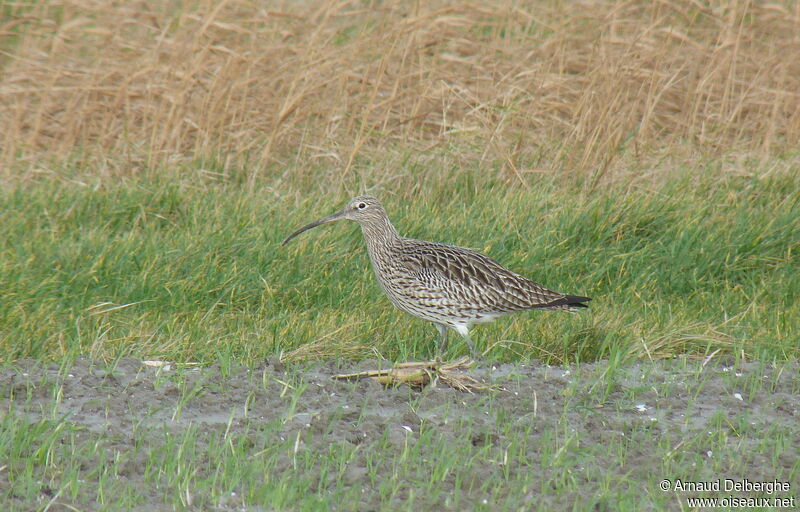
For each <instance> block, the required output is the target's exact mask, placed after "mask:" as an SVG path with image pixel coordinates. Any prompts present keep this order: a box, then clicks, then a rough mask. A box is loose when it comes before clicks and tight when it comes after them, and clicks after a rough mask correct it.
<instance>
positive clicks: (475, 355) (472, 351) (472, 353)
mask: <svg viewBox="0 0 800 512" xmlns="http://www.w3.org/2000/svg"><path fill="white" fill-rule="evenodd" d="M464 341H466V342H467V346H468V347H469V354H470V356H472V359H480V354H478V353H477V352H475V344H474V343H472V340H471V339H470V337H469V333H466V334H464Z"/></svg>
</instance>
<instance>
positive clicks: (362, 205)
mask: <svg viewBox="0 0 800 512" xmlns="http://www.w3.org/2000/svg"><path fill="white" fill-rule="evenodd" d="M366 207H367V203H358V209H359V210H363V209H364V208H366Z"/></svg>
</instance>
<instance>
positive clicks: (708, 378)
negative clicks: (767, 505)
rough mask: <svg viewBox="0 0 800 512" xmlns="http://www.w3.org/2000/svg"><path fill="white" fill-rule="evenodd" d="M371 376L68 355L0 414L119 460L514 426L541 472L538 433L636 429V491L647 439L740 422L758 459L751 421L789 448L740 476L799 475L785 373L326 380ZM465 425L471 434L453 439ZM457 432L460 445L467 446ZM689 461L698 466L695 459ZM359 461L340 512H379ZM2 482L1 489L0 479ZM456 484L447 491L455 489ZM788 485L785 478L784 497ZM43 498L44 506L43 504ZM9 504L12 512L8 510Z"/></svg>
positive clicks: (536, 368)
mask: <svg viewBox="0 0 800 512" xmlns="http://www.w3.org/2000/svg"><path fill="white" fill-rule="evenodd" d="M384 364H385V363H384ZM378 367H380V363H379V362H377V361H364V362H361V363H358V364H350V365H337V364H333V363H328V364H321V365H320V364H317V365H311V364H308V365H297V366H291V367H287V366H285V365H284V364H282V363H280V362H279V361H277V360H271V361H268V362H266V363H265V364H263V365H260V366H259V367H256V368H252V369H248V368H245V367H237V368H223V367H221V366H220V365H215V366H211V367H205V368H200V367H194V368H175V367H174V366H173V367H169V366H165V367H160V368H155V367H151V366H147V365H144V364H143V363H142V362H141V361H139V360H135V359H131V358H125V359H121V360H119V361H117V362H116V363H115V364H113V365H105V364H98V363H93V362H91V361H89V360H85V359H79V360H76V361H74V362H73V363H72V364H71V365H70V366H63V367H62V366H59V365H56V364H50V365H43V364H42V363H39V362H36V361H32V360H23V361H19V362H17V363H16V364H14V365H12V366H6V367H4V368H2V369H0V407H2V410H3V411H6V412H7V413H8V414H14V415H16V416H17V417H19V418H25V419H27V420H28V421H30V422H31V423H35V422H37V421H40V420H42V418H59V419H61V420H62V421H68V422H70V423H71V424H74V425H75V426H77V427H78V428H79V429H80V430H81V432H82V435H83V436H84V437H85V438H87V439H88V438H92V436H94V438H103V439H110V440H112V444H113V448H114V450H117V451H122V452H124V451H125V450H126V449H133V446H134V444H136V443H139V446H140V445H141V440H140V439H139V437H140V436H141V432H148V435H153V436H156V437H157V436H158V435H159V432H160V433H162V434H161V435H164V433H165V432H180V431H183V430H185V429H187V428H190V427H193V428H197V429H198V435H199V436H202V435H204V433H209V432H237V431H245V430H248V429H250V430H253V427H257V426H258V425H264V424H267V423H271V424H274V425H276V428H277V429H278V432H277V435H278V436H279V437H280V438H281V439H294V438H295V437H298V433H303V435H304V436H305V437H304V438H303V439H305V441H304V443H305V446H304V448H305V449H309V450H327V449H328V447H329V446H330V445H332V444H336V443H342V444H347V445H355V446H362V447H363V449H364V450H365V451H366V450H369V449H370V446H372V445H373V444H374V443H373V442H374V441H375V440H376V439H380V438H382V439H384V440H388V443H389V444H390V445H394V446H397V447H401V446H403V445H405V444H407V443H408V442H409V439H411V440H412V442H413V440H414V439H415V436H418V435H419V433H420V431H421V429H422V428H424V429H426V430H427V431H431V430H433V431H434V432H435V433H436V435H437V436H440V437H441V438H442V439H445V440H452V441H453V443H456V444H458V443H464V442H465V441H468V442H469V443H472V445H474V446H478V445H482V444H487V443H489V444H492V445H496V446H498V447H502V446H504V445H506V443H507V442H508V439H507V437H508V436H512V435H517V436H518V435H519V432H520V431H521V430H524V431H525V432H527V433H528V435H529V436H530V439H529V442H528V443H527V444H526V448H525V449H526V450H528V452H527V453H526V454H524V457H526V458H527V460H530V461H531V464H532V466H534V467H539V466H538V464H540V463H541V462H540V459H541V457H543V453H544V452H543V450H544V448H543V447H542V445H541V443H544V442H546V441H547V439H549V438H546V437H542V436H544V435H545V433H547V432H553V431H563V432H569V433H570V434H571V435H574V436H575V437H576V439H579V440H580V441H579V446H578V447H577V448H576V450H578V451H580V450H585V451H586V452H587V453H599V452H602V451H603V449H604V448H603V447H604V446H606V445H609V444H610V443H614V442H615V440H616V439H619V438H620V437H621V436H622V437H624V436H626V435H627V436H630V435H631V433H632V432H633V433H635V432H647V433H648V434H647V435H648V436H649V438H650V439H652V440H654V441H653V442H652V443H647V442H645V443H642V444H641V445H640V446H637V447H636V450H638V451H640V452H641V453H638V454H637V455H636V457H637V458H638V459H639V460H641V464H638V465H637V464H634V465H633V466H632V467H631V468H630V469H629V473H627V474H626V475H625V478H628V479H633V480H634V481H636V480H639V481H641V482H649V481H650V480H651V479H652V478H656V477H657V476H658V475H657V473H654V471H657V469H658V468H663V467H664V466H663V461H662V458H663V457H664V455H663V450H662V451H659V450H658V448H657V446H656V444H657V443H658V439H660V438H669V439H671V440H672V446H673V448H674V449H675V450H682V449H686V450H690V451H698V450H700V448H698V446H697V445H696V444H691V445H687V446H686V447H685V448H684V447H683V446H682V445H681V443H680V442H675V440H676V439H677V438H681V437H683V438H687V439H689V438H691V437H692V436H693V435H696V434H702V433H705V432H711V431H717V430H719V429H720V423H721V422H720V414H723V416H724V418H725V419H726V420H725V421H728V422H732V423H736V421H739V420H742V421H746V422H748V423H749V424H750V425H751V426H754V429H753V431H747V432H745V433H744V434H741V433H740V434H738V435H737V436H736V442H737V443H738V445H737V449H738V450H741V451H742V452H743V453H744V452H748V450H749V451H750V452H751V453H752V452H756V453H757V452H758V450H759V446H760V443H763V442H764V439H761V438H760V437H759V435H758V431H759V429H760V426H762V425H763V426H770V427H771V428H773V429H778V430H779V431H781V432H785V433H786V436H787V439H788V440H789V442H788V443H787V446H786V447H785V448H784V449H783V450H782V451H781V452H780V453H777V454H773V455H772V456H769V457H768V456H764V457H762V459H763V465H762V466H760V465H759V463H758V462H757V461H758V460H760V459H759V458H754V459H753V462H752V463H748V464H749V465H748V467H747V474H746V475H745V476H746V477H747V478H749V479H751V480H772V479H775V478H786V477H787V475H789V477H791V475H794V476H795V477H796V476H797V460H798V456H799V455H800V453H798V447H797V446H798V441H799V440H800V400H799V399H798V392H799V391H800V376H799V375H800V374H799V373H798V372H799V370H800V366H799V365H798V364H797V363H783V364H781V365H777V366H773V365H766V364H762V363H748V364H738V365H736V366H726V365H720V364H709V365H707V366H705V367H704V366H702V365H701V364H700V363H699V362H692V361H686V360H673V361H663V362H658V363H651V362H647V363H640V364H632V365H627V366H625V367H623V368H622V369H619V368H611V367H610V366H609V365H608V364H607V363H605V362H600V363H595V364H584V365H580V366H572V367H550V366H546V365H542V364H536V363H533V364H526V365H522V364H503V365H497V366H491V365H487V364H483V365H481V366H479V367H478V368H477V369H473V370H471V372H470V373H471V375H473V376H475V377H476V378H478V379H479V380H481V381H483V382H486V383H488V384H490V385H491V386H492V390H491V391H488V392H481V393H475V394H469V393H464V392H459V391H456V390H453V389H450V388H447V387H444V386H441V385H439V386H431V387H428V388H425V389H424V390H422V391H415V390H412V389H410V388H408V387H406V386H400V387H394V388H385V387H383V386H381V385H379V384H377V383H375V382H372V381H369V380H365V381H360V382H344V381H337V380H334V379H332V378H331V377H332V375H334V374H338V373H351V372H356V371H363V370H369V369H375V368H378ZM490 411H491V413H490ZM723 423H724V422H723ZM465 425H468V426H469V428H468V429H465V428H464V426H465ZM745 430H746V429H745ZM307 433H310V435H306V434H307ZM465 435H468V436H469V437H470V439H469V440H465V439H464V436H465ZM728 435H730V432H729V433H728ZM383 436H385V437H383ZM298 439H299V437H298ZM792 443H793V444H792ZM383 446H384V448H385V445H383ZM257 448H258V447H254V448H253V449H254V450H256V449H257ZM137 452H138V453H137V454H136V455H135V456H131V457H127V458H125V460H124V463H123V464H122V466H121V467H120V468H118V471H119V475H121V476H122V477H124V478H126V479H127V481H128V483H129V484H130V485H131V486H133V487H134V488H135V489H138V492H141V494H142V496H143V499H144V503H145V506H143V507H142V508H141V509H142V510H161V509H165V510H169V509H172V507H170V506H167V505H165V498H164V495H163V493H164V491H163V490H160V491H159V490H155V489H153V488H152V487H153V486H151V485H148V484H147V483H146V482H145V477H144V474H145V472H146V469H147V467H146V465H147V464H148V462H147V461H148V460H149V459H148V454H147V453H142V450H140V449H139V450H137ZM697 455H698V457H699V458H701V459H702V458H703V457H704V456H705V454H703V453H699V454H697ZM709 457H710V455H709ZM367 460H368V457H365V456H364V453H361V454H360V455H359V456H358V457H355V458H354V459H353V460H352V461H350V463H349V467H348V468H347V471H346V473H345V475H344V480H345V484H346V485H349V486H357V487H361V489H362V490H361V497H362V499H361V501H360V503H358V504H353V507H352V509H359V510H377V509H382V508H386V506H387V505H391V500H390V502H389V503H387V501H386V497H385V496H383V497H381V496H380V495H379V494H380V493H378V491H377V490H376V489H374V488H373V487H371V486H370V484H369V481H368V479H367V477H366V474H367V472H368V468H367ZM793 468H794V469H793ZM501 470H502V468H499V467H498V465H497V464H495V463H489V462H488V461H487V462H486V464H480V463H478V464H476V465H475V467H474V471H472V473H470V475H469V476H470V478H472V479H473V480H474V481H475V482H480V481H481V480H482V479H486V478H489V477H490V475H491V474H492V473H493V472H497V471H501ZM6 473H7V472H6ZM536 473H537V472H535V471H531V474H530V479H531V480H532V481H533V482H534V483H535V482H536V481H537V479H543V478H545V477H546V475H544V476H543V475H538V474H536ZM776 473H779V474H776ZM0 485H3V486H8V485H13V482H12V481H9V479H8V477H7V476H4V475H3V474H2V473H0ZM322 485H323V487H324V483H323V484H322ZM458 485H460V484H459V483H457V482H453V488H454V489H455V488H456V487H457V486H458ZM647 485H650V484H649V483H648V484H647ZM642 486H645V484H644V483H642ZM797 486H798V483H796V482H795V483H794V485H793V491H794V492H795V493H796V492H797ZM532 488H534V489H535V488H537V486H536V485H533V486H532ZM597 490H598V489H597V488H596V487H594V486H592V485H589V484H587V485H586V486H585V491H584V492H585V493H586V496H580V495H576V494H575V493H566V494H556V495H555V496H554V497H550V498H548V497H547V496H543V495H541V494H540V493H538V492H533V493H530V496H529V497H528V498H525V499H523V502H522V506H523V507H524V506H525V503H524V502H525V500H528V501H529V505H530V506H531V508H535V507H536V506H539V507H541V506H553V507H555V508H562V507H565V506H570V505H571V504H574V503H576V502H581V500H589V499H590V497H591V496H592V495H593V493H594V494H596V493H597ZM10 495H11V496H13V493H11V494H10ZM6 496H9V494H8V493H7V494H6ZM43 499H44V501H43V502H44V503H46V502H47V499H46V496H45V497H43ZM479 499H480V497H479V496H470V495H468V494H467V495H465V496H463V497H462V499H461V500H460V501H459V504H458V506H457V507H456V508H458V509H470V508H472V507H473V506H475V505H477V504H479V502H478V500H479ZM91 500H92V498H91V496H83V497H81V496H79V497H77V498H74V501H73V503H79V504H80V507H79V509H80V510H94V509H95V508H94V506H93V505H92V503H91ZM396 500H398V501H397V504H400V503H401V502H402V500H401V497H400V496H398V497H397V498H396ZM166 502H168V500H166ZM587 502H588V501H587ZM9 503H11V502H9ZM41 503H42V502H40V503H39V504H38V505H36V506H41ZM209 503H213V507H211V506H210V507H209V508H211V509H214V510H269V509H270V508H269V507H266V508H260V507H256V508H248V507H249V505H250V504H247V503H244V502H241V501H238V502H237V501H225V500H216V501H214V500H212V501H209ZM604 503H605V502H602V501H600V502H595V505H594V506H595V507H596V508H598V509H603V508H604ZM15 505H16V506H17V507H20V506H21V504H20V503H19V501H17V502H16V503H15ZM428 505H430V506H439V507H441V508H442V509H443V510H449V509H455V508H454V507H451V506H448V504H447V502H446V500H443V499H442V498H437V499H433V500H432V501H431V502H429V503H428ZM605 506H606V507H608V504H607V503H606V504H605ZM611 508H613V506H612V507H611ZM346 509H350V507H347V508H346Z"/></svg>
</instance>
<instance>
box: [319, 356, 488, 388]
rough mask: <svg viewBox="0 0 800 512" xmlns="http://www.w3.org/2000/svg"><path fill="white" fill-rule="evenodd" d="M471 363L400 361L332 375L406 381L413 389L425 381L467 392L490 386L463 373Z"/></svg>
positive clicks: (391, 382)
mask: <svg viewBox="0 0 800 512" xmlns="http://www.w3.org/2000/svg"><path fill="white" fill-rule="evenodd" d="M474 364H475V362H474V361H472V360H470V359H469V358H467V357H462V358H461V359H456V360H455V361H451V362H449V363H442V362H439V361H424V362H410V363H399V364H396V365H395V366H394V367H393V368H390V369H386V370H372V371H367V372H358V373H348V374H342V375H334V376H333V378H334V379H339V380H360V379H365V378H370V379H373V380H376V381H378V382H380V383H381V384H383V385H385V386H396V385H399V384H407V385H409V386H411V387H412V388H415V389H421V388H423V387H425V386H427V385H428V384H431V383H436V382H437V381H441V382H443V383H445V384H447V385H448V386H450V387H451V388H453V389H457V390H459V391H465V392H467V393H472V392H473V391H483V390H486V389H489V386H487V385H485V384H482V383H481V382H478V381H477V380H476V379H475V378H474V377H472V376H470V375H467V374H466V373H462V370H466V369H468V368H470V367H471V366H472V365H474Z"/></svg>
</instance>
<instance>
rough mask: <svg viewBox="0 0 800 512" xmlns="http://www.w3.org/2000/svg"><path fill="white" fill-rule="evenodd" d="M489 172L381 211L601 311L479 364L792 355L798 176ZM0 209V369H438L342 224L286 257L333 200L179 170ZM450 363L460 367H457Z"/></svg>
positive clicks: (32, 191)
mask: <svg viewBox="0 0 800 512" xmlns="http://www.w3.org/2000/svg"><path fill="white" fill-rule="evenodd" d="M441 172H450V171H446V170H442V171H441ZM485 174H486V173H484V174H481V173H480V172H479V170H477V169H476V170H471V171H465V172H461V173H452V178H453V179H452V180H451V181H450V183H449V184H445V182H444V181H443V182H442V183H441V184H440V185H438V186H432V187H430V188H428V189H426V190H425V192H424V194H414V193H412V192H408V193H405V194H403V193H402V192H398V193H394V194H393V193H387V192H384V193H379V194H378V195H380V196H381V197H382V199H383V200H384V203H385V206H386V208H387V211H388V212H389V214H390V217H391V218H392V219H393V221H394V223H395V225H396V226H397V228H398V229H399V231H400V232H401V234H404V235H405V236H410V237H415V238H423V239H428V240H435V241H442V242H447V243H452V244H456V245H462V246H468V247H473V248H475V249H478V250H479V251H481V252H484V253H485V254H488V255H490V256H491V257H493V258H494V259H496V260H498V261H500V262H501V263H502V264H504V265H506V266H508V267H510V268H511V269H513V270H516V271H518V272H520V273H522V274H523V275H526V276H528V277H530V278H532V279H534V280H536V281H538V282H540V283H542V284H545V285H546V286H549V287H552V288H555V289H558V290H561V291H564V292H568V293H573V294H585V295H588V296H591V297H592V298H593V300H592V302H591V307H590V309H589V310H588V311H585V312H581V313H580V314H575V315H567V314H562V313H558V312H556V313H549V312H534V313H521V314H517V315H514V316H512V317H509V318H505V319H501V320H499V321H496V322H494V323H492V324H484V325H481V326H478V327H477V328H476V329H475V330H474V331H473V339H474V340H475V341H476V343H477V344H478V346H479V347H480V348H482V349H487V348H489V347H490V349H489V351H488V353H487V355H488V356H489V357H492V358H497V359H500V360H518V359H524V358H528V357H537V358H540V359H543V360H547V361H550V362H564V361H575V360H579V361H587V360H595V359H601V358H610V359H614V358H620V357H622V358H627V357H629V356H636V357H653V358H656V357H664V356H673V355H676V354H681V353H692V354H697V355H701V356H703V355H708V354H711V353H715V351H719V352H716V354H724V353H728V354H733V355H735V356H736V357H741V356H742V355H744V356H745V357H748V358H749V357H757V358H763V359H787V358H794V357H797V356H798V354H799V353H800V349H799V348H798V331H797V326H798V325H800V305H799V304H800V301H798V293H799V292H800V272H798V268H800V185H799V184H798V182H797V180H796V179H795V178H793V177H791V176H788V175H777V176H774V177H767V178H763V179H757V178H735V177H731V178H726V179H723V178H722V177H720V176H719V175H718V173H714V172H711V171H709V172H708V173H707V174H691V173H683V174H680V173H677V175H676V176H675V177H673V178H671V179H668V180H666V181H665V182H664V183H663V184H661V185H659V186H653V187H652V190H637V189H634V188H630V189H628V190H625V189H623V188H622V187H616V188H613V189H608V190H597V191H594V192H593V193H591V194H587V193H586V192H585V189H584V188H583V187H582V185H581V184H576V183H566V184H564V183H555V182H553V181H550V180H547V179H543V180H541V181H539V182H536V183H534V184H533V186H532V187H531V190H528V191H526V190H522V189H516V188H509V187H508V186H507V185H504V184H502V183H498V182H496V181H495V180H494V179H493V178H489V177H484V176H485ZM409 179H411V178H409ZM0 194H2V195H0V211H2V212H3V213H2V222H0V336H2V339H3V340H4V341H3V343H2V346H1V347H0V358H2V359H4V360H14V359H16V358H20V357H25V356H30V357H36V358H45V359H58V358H60V357H62V356H63V355H64V354H78V353H84V354H90V355H92V356H96V357H102V358H107V359H108V358H114V357H118V356H120V355H126V354H130V355H136V356H138V357H146V358H154V357H158V358H163V359H169V360H179V361H188V360H194V361H200V362H211V361H215V360H218V359H219V358H220V357H221V356H222V355H225V354H227V355H228V356H231V357H233V359H235V360H240V361H247V362H252V361H257V360H263V359H264V358H265V357H268V356H269V355H271V354H276V353H281V352H284V353H290V352H292V351H295V352H293V356H294V357H297V358H303V357H337V356H341V357H348V358H355V359H358V358H363V357H372V356H374V355H375V353H374V351H375V350H376V351H377V352H378V353H379V354H381V355H382V356H385V357H387V358H390V359H402V358H410V357H417V358H419V357H428V356H431V355H433V354H434V346H435V345H434V340H435V339H436V337H437V333H436V331H435V329H434V328H433V327H432V326H431V325H430V324H428V323H426V322H423V321H421V320H416V319H412V318H411V317H409V316H407V315H406V314H404V313H401V312H399V311H396V310H394V309H393V308H392V306H391V305H390V304H389V302H388V300H386V299H385V297H383V296H382V292H381V291H380V289H379V288H378V285H377V283H376V281H375V279H374V277H373V276H372V270H371V268H370V265H369V261H368V258H367V255H366V250H365V247H364V243H363V241H362V239H361V233H360V230H359V229H358V228H357V226H356V225H355V224H352V223H346V222H343V223H339V224H334V225H329V226H324V227H320V228H317V229H316V230H313V231H310V232H308V233H305V234H303V235H302V236H301V237H300V238H298V239H296V240H294V241H293V242H292V243H291V244H290V245H289V246H287V247H281V246H280V241H281V240H282V239H283V238H284V237H285V236H286V235H287V234H288V233H290V232H291V231H293V230H294V229H295V228H297V227H299V226H300V225H302V224H304V223H306V222H309V221H311V220H314V219H316V218H319V217H321V216H324V215H328V214H330V213H332V212H333V211H336V210H338V209H339V208H340V207H341V205H342V204H343V203H344V201H345V200H346V199H347V196H346V195H344V194H337V195H335V196H334V195H326V194H323V193H320V192H319V191H317V190H316V189H312V190H311V191H309V192H308V193H306V194H305V195H304V196H303V198H302V199H301V200H296V199H295V198H296V197H297V196H296V194H293V193H292V192H290V191H289V190H288V189H287V190H281V189H275V188H273V187H271V186H269V187H268V186H263V187H257V189H256V190H255V191H249V189H248V188H247V186H246V185H243V184H240V183H238V182H236V181H235V180H231V181H228V182H221V183H220V182H212V181H209V180H207V179H204V178H203V177H202V176H200V175H199V174H198V175H195V174H192V173H189V172H186V173H184V174H178V173H172V174H169V173H167V174H163V173H162V174H155V175H154V176H147V175H143V176H141V177H129V178H126V179H123V180H119V181H116V182H111V181H108V180H106V181H103V182H101V184H100V185H98V186H93V185H87V184H83V183H77V182H74V181H71V180H68V179H57V178H46V179H42V180H40V181H36V182H25V183H20V184H16V185H12V184H9V185H8V186H6V187H4V189H3V191H2V193H0ZM451 336H452V339H457V335H455V334H454V333H451ZM450 346H451V348H450V350H451V352H452V354H451V355H455V353H463V352H464V350H465V346H464V344H463V343H451V345H450Z"/></svg>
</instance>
